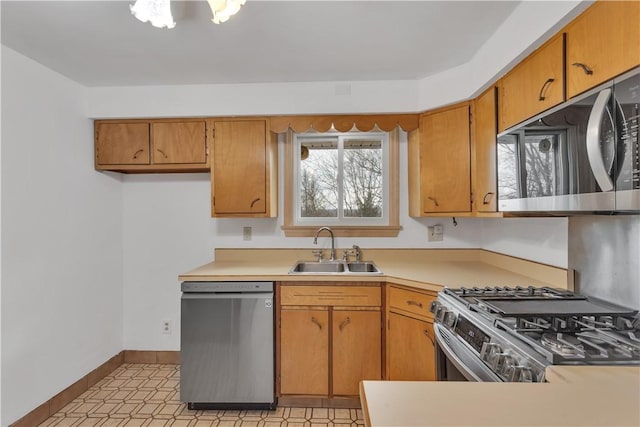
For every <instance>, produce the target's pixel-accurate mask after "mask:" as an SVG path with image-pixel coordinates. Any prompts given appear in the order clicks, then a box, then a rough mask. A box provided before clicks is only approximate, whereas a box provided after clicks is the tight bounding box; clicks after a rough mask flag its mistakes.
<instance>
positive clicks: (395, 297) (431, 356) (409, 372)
mask: <svg viewBox="0 0 640 427" xmlns="http://www.w3.org/2000/svg"><path fill="white" fill-rule="evenodd" d="M386 295H387V334H386V349H387V353H386V354H387V359H386V362H387V379H389V380H392V381H434V380H435V379H436V369H435V335H434V332H433V315H432V314H431V312H430V306H431V302H433V301H435V299H436V293H435V292H431V291H426V290H425V291H423V290H413V289H409V288H406V287H401V286H394V285H388V286H387V294H386Z"/></svg>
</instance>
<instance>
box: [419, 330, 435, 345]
mask: <svg viewBox="0 0 640 427" xmlns="http://www.w3.org/2000/svg"><path fill="white" fill-rule="evenodd" d="M422 332H423V333H424V334H425V336H426V337H427V338H429V341H431V344H433V345H436V343H435V342H434V341H433V338H431V334H430V333H429V330H428V329H424V330H423V331H422Z"/></svg>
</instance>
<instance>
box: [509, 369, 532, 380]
mask: <svg viewBox="0 0 640 427" xmlns="http://www.w3.org/2000/svg"><path fill="white" fill-rule="evenodd" d="M509 381H512V382H517V383H531V382H533V372H532V371H531V369H529V368H527V367H525V366H514V367H513V369H512V370H511V375H510V376H509Z"/></svg>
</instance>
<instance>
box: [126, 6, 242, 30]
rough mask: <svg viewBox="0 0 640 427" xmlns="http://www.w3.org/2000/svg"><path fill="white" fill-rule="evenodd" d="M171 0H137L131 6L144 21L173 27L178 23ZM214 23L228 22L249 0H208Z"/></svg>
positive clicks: (135, 14)
mask: <svg viewBox="0 0 640 427" xmlns="http://www.w3.org/2000/svg"><path fill="white" fill-rule="evenodd" d="M170 2H171V0H136V2H135V4H134V5H133V6H130V8H131V13H132V14H133V16H135V17H136V18H138V19H139V20H140V21H142V22H150V23H151V25H153V26H154V27H158V28H165V27H166V28H173V27H175V26H176V23H175V22H174V20H173V16H172V15H171V4H170ZM207 2H208V3H209V7H210V8H211V13H212V14H213V19H211V21H212V22H213V23H214V24H221V23H223V22H226V21H227V20H228V19H229V18H231V17H232V16H233V15H235V14H236V13H238V12H239V11H240V8H241V7H242V6H243V5H244V4H245V3H246V2H247V0H207Z"/></svg>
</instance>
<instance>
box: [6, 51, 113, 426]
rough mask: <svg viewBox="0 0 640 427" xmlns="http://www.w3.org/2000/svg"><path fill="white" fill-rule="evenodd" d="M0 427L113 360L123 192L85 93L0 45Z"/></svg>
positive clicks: (80, 88)
mask: <svg viewBox="0 0 640 427" xmlns="http://www.w3.org/2000/svg"><path fill="white" fill-rule="evenodd" d="M2 124H3V126H2V168H1V172H2V181H1V182H2V399H3V400H2V409H3V413H2V421H1V423H2V425H3V426H5V425H8V424H9V423H11V422H13V421H15V420H17V419H18V418H20V417H22V416H24V415H25V414H26V413H28V412H29V411H31V410H32V409H34V408H35V407H37V406H38V405H40V404H41V403H43V402H45V401H46V400H48V399H49V398H51V397H52V396H53V395H55V394H56V393H58V392H59V391H61V390H62V389H64V388H65V387H67V386H69V385H70V384H72V383H73V382H75V381H77V380H78V379H80V378H81V377H82V376H83V375H86V374H87V373H88V372H90V371H91V370H93V369H95V368H96V367H97V366H99V365H100V364H101V363H103V362H105V361H106V360H108V358H110V357H111V356H113V355H115V354H116V353H118V352H119V351H120V350H122V238H121V236H122V191H121V188H122V183H121V181H120V177H119V176H118V175H110V174H102V173H97V172H96V171H95V170H93V164H92V160H91V159H92V158H93V144H92V140H93V126H92V122H91V120H89V119H88V118H87V114H86V89H85V88H84V87H82V86H80V85H78V84H77V83H74V82H72V81H70V80H68V79H66V78H64V77H62V76H60V75H58V74H56V73H54V72H52V71H51V70H49V69H47V68H44V67H42V66H41V65H39V64H37V63H35V62H33V61H31V60H30V59H28V58H26V57H24V56H22V55H20V54H18V53H16V52H14V51H12V50H11V49H8V48H6V47H4V46H2Z"/></svg>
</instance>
